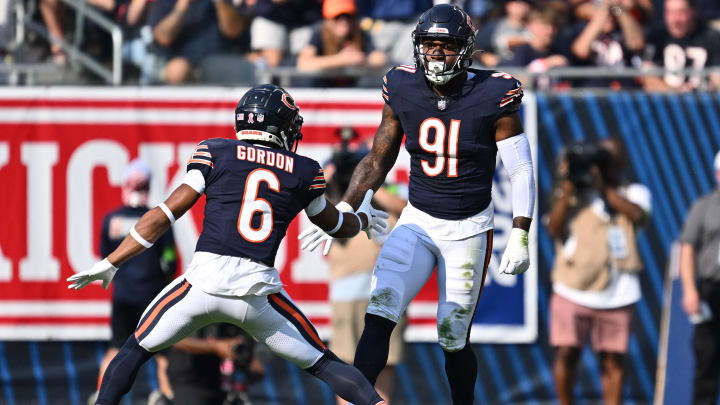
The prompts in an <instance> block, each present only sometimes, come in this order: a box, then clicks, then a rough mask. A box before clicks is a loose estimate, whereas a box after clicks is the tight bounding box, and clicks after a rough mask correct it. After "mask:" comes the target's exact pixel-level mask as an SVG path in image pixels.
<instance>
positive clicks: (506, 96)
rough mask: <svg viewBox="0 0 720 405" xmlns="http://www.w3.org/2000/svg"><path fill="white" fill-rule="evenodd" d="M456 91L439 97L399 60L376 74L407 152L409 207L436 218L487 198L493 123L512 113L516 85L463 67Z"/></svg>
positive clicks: (473, 207) (453, 215)
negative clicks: (464, 77) (380, 75)
mask: <svg viewBox="0 0 720 405" xmlns="http://www.w3.org/2000/svg"><path fill="white" fill-rule="evenodd" d="M467 72H468V77H467V80H466V81H465V82H464V84H463V85H462V88H461V89H460V91H459V92H457V93H456V95H455V96H450V97H440V96H438V95H437V94H435V93H434V92H433V91H432V89H431V88H430V86H428V85H427V83H426V81H425V77H424V75H423V73H422V71H416V68H415V66H414V65H401V66H397V67H395V68H393V69H391V70H390V71H389V72H388V73H387V74H386V75H385V77H383V88H382V89H383V93H382V95H383V98H384V100H385V103H387V104H388V105H389V106H390V107H391V108H392V110H393V112H394V113H395V114H396V115H397V117H398V119H399V120H400V122H401V124H402V129H403V131H404V132H405V136H406V139H405V148H406V149H407V151H408V152H409V153H410V156H411V168H410V194H409V196H410V204H412V206H413V207H415V208H417V209H419V210H421V211H423V212H425V213H427V214H430V215H432V216H433V217H436V218H441V219H450V220H458V219H464V218H468V217H471V216H473V215H475V214H477V213H479V212H481V211H483V210H484V209H486V208H487V207H488V206H489V204H490V202H491V190H492V178H493V174H494V172H495V156H496V153H497V146H496V142H495V122H496V120H497V118H498V117H499V116H501V115H503V114H506V113H509V112H513V111H516V110H517V109H518V108H519V106H520V102H521V99H522V95H523V92H522V86H521V85H520V82H519V81H517V80H515V78H513V77H512V76H511V75H509V74H507V73H503V72H495V71H488V70H476V69H468V70H467Z"/></svg>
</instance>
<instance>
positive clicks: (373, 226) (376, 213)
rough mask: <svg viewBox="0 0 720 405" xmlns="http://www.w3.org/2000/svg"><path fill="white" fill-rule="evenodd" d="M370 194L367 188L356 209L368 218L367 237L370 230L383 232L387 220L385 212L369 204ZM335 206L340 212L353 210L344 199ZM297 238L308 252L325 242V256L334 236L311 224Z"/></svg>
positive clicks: (369, 237)
mask: <svg viewBox="0 0 720 405" xmlns="http://www.w3.org/2000/svg"><path fill="white" fill-rule="evenodd" d="M372 196H373V191H372V190H368V191H367V192H366V193H365V198H364V199H363V202H362V204H360V207H359V208H358V210H357V213H361V212H362V213H363V214H365V215H366V216H367V218H368V226H367V227H365V228H364V229H363V230H364V231H365V232H366V233H367V235H368V239H372V236H371V234H370V233H371V232H378V233H382V232H385V230H386V229H387V222H386V221H385V220H384V219H383V218H388V217H389V215H388V213H387V212H385V211H381V210H376V209H374V208H373V207H372V206H371V205H370V201H371V200H372ZM335 208H337V210H338V211H340V212H353V209H352V206H351V205H350V204H348V203H346V202H345V201H341V202H339V203H338V204H337V205H336V206H335ZM298 239H301V240H303V243H302V244H301V245H300V248H301V249H304V250H307V251H310V252H312V251H314V250H315V249H316V248H317V247H318V246H320V244H322V243H323V242H325V246H324V247H323V252H322V254H323V256H327V254H328V252H330V246H332V242H333V240H334V239H335V238H333V237H332V236H330V235H328V234H326V233H325V231H323V230H322V229H320V227H318V226H315V225H313V226H311V227H310V228H308V229H306V230H305V231H303V232H302V233H301V234H300V235H298Z"/></svg>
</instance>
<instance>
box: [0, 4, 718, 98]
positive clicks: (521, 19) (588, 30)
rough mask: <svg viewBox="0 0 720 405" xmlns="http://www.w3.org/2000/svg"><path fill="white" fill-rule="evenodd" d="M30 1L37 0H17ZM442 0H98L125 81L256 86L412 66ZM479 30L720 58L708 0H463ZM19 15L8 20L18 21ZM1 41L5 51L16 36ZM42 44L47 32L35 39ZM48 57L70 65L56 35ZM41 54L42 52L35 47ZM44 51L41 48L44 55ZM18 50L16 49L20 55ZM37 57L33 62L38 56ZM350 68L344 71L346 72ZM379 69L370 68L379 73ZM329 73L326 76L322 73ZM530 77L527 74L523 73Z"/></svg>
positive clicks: (533, 40) (657, 81)
mask: <svg viewBox="0 0 720 405" xmlns="http://www.w3.org/2000/svg"><path fill="white" fill-rule="evenodd" d="M15 1H29V0H15ZM33 1H37V2H38V10H39V12H38V13H37V16H36V17H35V18H36V19H38V20H42V21H43V22H44V23H45V26H46V27H47V30H48V32H49V34H50V36H51V37H52V38H56V39H58V38H62V39H64V40H65V41H70V39H71V37H72V36H73V35H78V31H77V30H76V29H74V24H76V21H75V19H74V18H72V17H73V13H72V10H70V9H68V8H66V7H63V5H62V2H61V1H60V0H33ZM440 2H447V1H443V0H396V1H383V0H91V1H89V2H88V4H89V5H90V6H91V7H95V8H96V9H98V10H99V11H101V12H102V13H105V14H106V15H107V16H109V17H110V18H112V19H113V20H114V21H116V22H117V23H118V24H119V25H120V26H121V27H122V28H123V30H124V40H125V44H124V51H123V55H124V60H125V62H126V66H127V67H128V68H129V69H126V71H128V72H129V73H128V74H127V75H126V77H125V80H124V81H125V83H127V84H136V83H139V84H163V83H165V84H180V83H193V82H211V83H225V84H253V83H255V82H256V81H257V79H256V77H255V75H254V73H255V72H257V71H263V70H265V69H267V68H268V67H269V68H273V67H289V68H293V67H294V68H296V69H297V70H298V71H300V72H315V71H327V70H339V72H338V73H337V75H338V76H339V77H342V76H343V69H345V68H348V67H351V68H358V67H360V68H366V69H368V70H370V71H372V70H373V69H374V70H377V71H378V74H379V73H381V72H382V71H383V70H384V69H385V68H386V67H387V66H389V65H397V64H403V63H411V61H412V43H411V40H410V38H411V36H410V32H411V31H412V29H413V27H414V24H415V21H416V19H417V17H418V16H419V14H420V13H421V12H422V11H424V10H426V9H428V8H429V7H431V6H432V5H433V3H440ZM453 3H456V4H458V5H460V6H461V7H463V8H464V9H466V10H467V11H468V12H469V14H470V15H471V16H472V17H473V23H474V25H475V27H476V28H477V47H476V49H478V50H483V52H476V53H475V65H476V66H482V67H485V68H492V69H500V70H503V69H509V70H511V71H516V70H518V69H523V68H524V69H525V70H526V71H527V72H529V73H540V72H545V71H547V70H548V69H553V68H558V67H575V66H587V67H605V68H608V69H614V68H618V67H620V68H622V67H634V68H642V67H664V68H666V69H675V70H679V69H680V70H681V69H683V68H686V69H688V68H693V69H702V68H707V67H710V66H718V65H720V32H718V31H716V29H718V28H719V27H720V7H719V6H717V4H715V3H716V2H713V1H706V0H654V1H653V0H592V1H591V0H456V1H453ZM10 20H11V19H8V21H10ZM91 27H92V24H89V23H86V24H85V31H86V32H85V34H84V36H83V38H84V40H83V45H82V46H83V50H84V51H86V52H88V53H90V54H91V55H93V56H94V57H96V58H97V59H99V60H101V61H105V62H106V63H107V64H108V65H109V64H110V57H111V53H110V52H109V49H111V46H110V42H109V41H110V39H109V36H108V35H106V34H104V33H103V32H101V31H99V30H97V29H95V30H92V29H90V28H91ZM2 38H3V39H2V40H3V41H4V42H5V44H2V43H0V50H2V49H3V48H4V49H5V50H4V51H3V52H5V53H6V54H7V53H9V52H10V51H8V48H9V46H8V44H7V43H8V41H9V39H8V36H4V37H2ZM38 42H41V41H38ZM39 45H40V46H41V47H43V48H46V49H45V52H44V54H45V55H46V56H45V57H44V59H45V60H47V61H50V62H52V63H55V64H59V65H65V64H67V63H68V61H67V55H66V52H65V50H64V49H63V47H61V46H60V44H59V43H58V42H57V41H55V42H51V43H50V44H47V43H40V44H39ZM36 53H37V52H36ZM36 58H39V59H42V57H36ZM16 59H17V58H16ZM31 62H32V61H31ZM346 76H347V74H346ZM370 76H372V75H370ZM323 77H327V75H325V76H323ZM520 78H521V79H523V78H524V79H526V81H527V79H528V78H529V76H528V77H522V75H521V77H520ZM718 83H720V80H718V77H716V76H712V75H711V76H710V79H709V80H707V79H706V78H705V77H700V76H698V75H693V74H687V71H685V72H683V71H679V72H677V73H673V72H671V73H666V74H665V75H652V76H647V77H644V78H617V77H616V78H591V79H583V80H579V79H570V78H566V79H564V78H560V79H553V80H552V81H548V80H545V81H544V82H539V83H531V82H528V83H526V84H530V85H540V86H541V87H543V88H547V87H549V86H552V87H560V88H565V87H569V86H572V87H579V86H585V87H608V86H609V87H610V88H643V87H644V88H645V89H647V90H665V91H668V90H693V89H701V90H702V89H716V88H717V87H718ZM292 84H293V85H309V86H328V85H333V86H357V85H359V86H363V85H367V86H370V85H372V86H373V87H374V86H375V85H376V81H375V80H372V81H370V80H366V81H363V80H347V79H345V80H335V81H334V80H312V81H307V80H306V81H302V82H297V83H292Z"/></svg>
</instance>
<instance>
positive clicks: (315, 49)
mask: <svg viewBox="0 0 720 405" xmlns="http://www.w3.org/2000/svg"><path fill="white" fill-rule="evenodd" d="M356 17H357V8H356V7H355V2H354V0H325V2H324V3H323V18H324V21H323V24H322V26H320V27H318V29H316V30H315V31H314V32H313V35H312V38H311V39H310V43H309V44H308V45H307V46H306V47H305V48H304V49H303V50H302V51H301V52H300V55H299V56H298V61H297V67H298V69H299V70H303V71H318V70H328V69H337V68H344V67H353V66H367V67H377V68H379V67H382V66H385V63H386V60H387V59H386V57H385V54H384V53H383V52H381V51H378V50H376V49H375V47H374V46H373V43H372V40H371V39H370V37H369V36H368V35H367V34H365V33H364V32H363V31H362V30H361V29H360V26H359V25H358V23H357V19H356ZM324 82H325V81H324ZM349 83H352V81H349V80H347V79H340V80H338V81H333V82H327V83H324V84H325V85H333V84H334V85H345V86H347V85H348V84H349Z"/></svg>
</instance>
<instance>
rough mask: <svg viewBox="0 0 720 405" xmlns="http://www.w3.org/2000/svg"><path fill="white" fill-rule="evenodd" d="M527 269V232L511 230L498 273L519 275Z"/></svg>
mask: <svg viewBox="0 0 720 405" xmlns="http://www.w3.org/2000/svg"><path fill="white" fill-rule="evenodd" d="M528 267H530V254H529V253H528V232H527V231H525V230H523V229H520V228H513V229H512V230H511V231H510V237H509V238H508V242H507V246H505V252H504V253H503V255H502V259H501V260H500V268H499V269H498V271H499V272H500V273H504V274H520V273H524V272H525V271H526V270H527V269H528Z"/></svg>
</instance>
